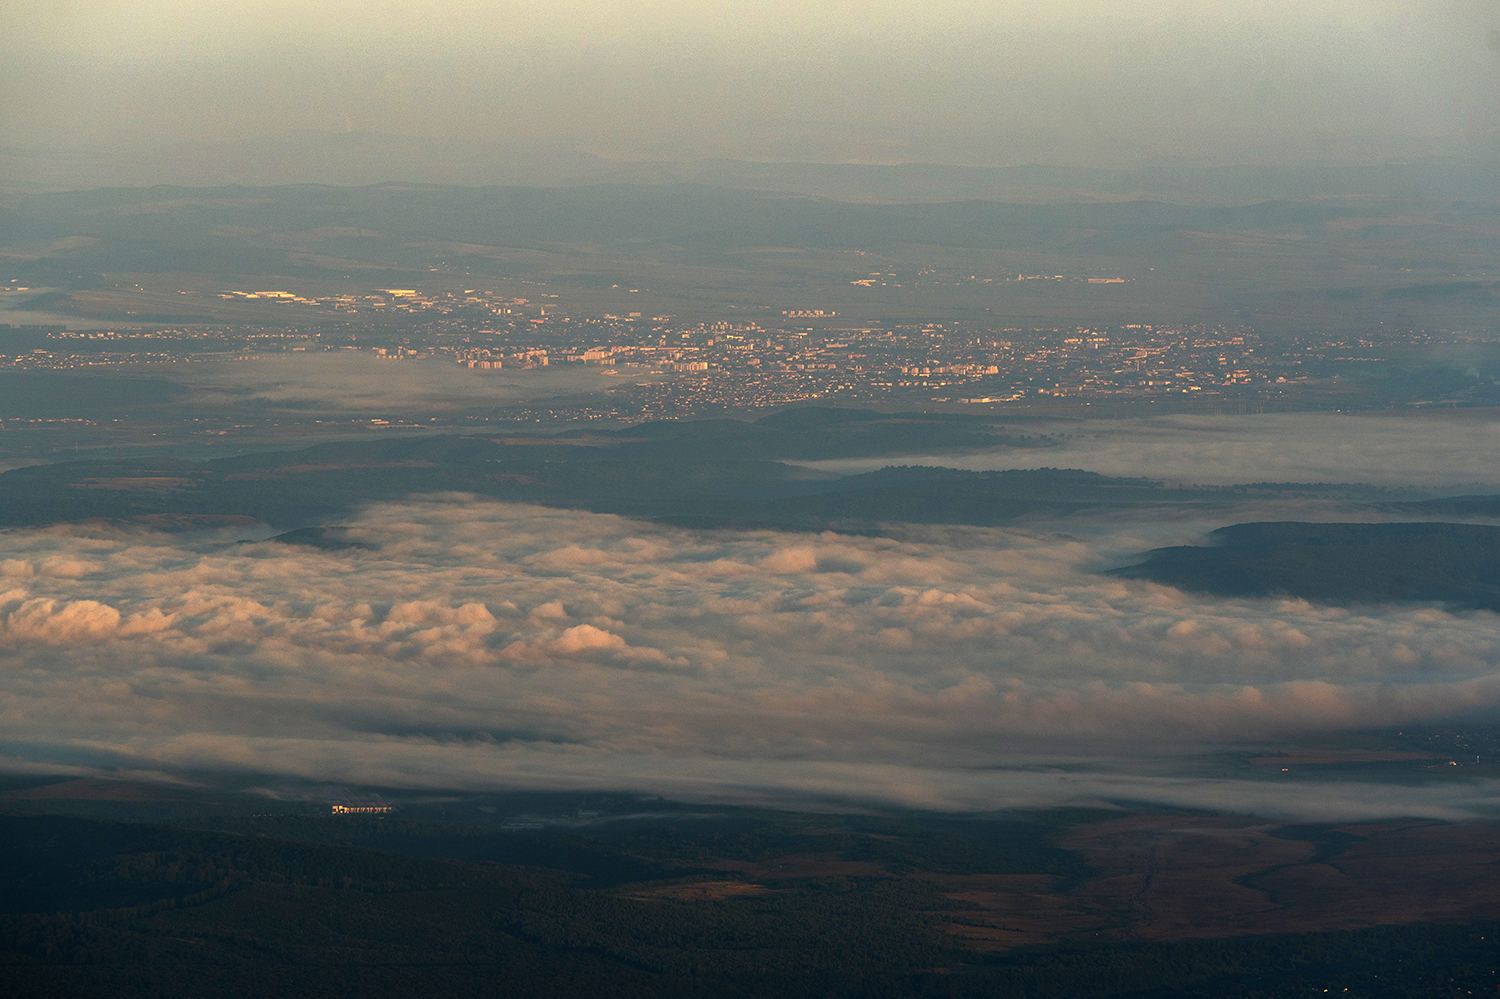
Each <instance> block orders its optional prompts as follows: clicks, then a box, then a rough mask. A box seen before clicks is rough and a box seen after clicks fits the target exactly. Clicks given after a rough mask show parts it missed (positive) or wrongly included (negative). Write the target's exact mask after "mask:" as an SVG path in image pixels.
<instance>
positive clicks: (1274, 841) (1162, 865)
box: [926, 815, 1500, 950]
mask: <svg viewBox="0 0 1500 999" xmlns="http://www.w3.org/2000/svg"><path fill="white" fill-rule="evenodd" d="M1320 828H1321V830H1322V832H1321V837H1322V839H1323V847H1324V849H1323V852H1322V853H1321V854H1320V852H1319V849H1318V844H1315V843H1313V842H1311V841H1309V840H1304V839H1300V838H1296V837H1295V836H1293V835H1292V834H1291V833H1288V832H1282V833H1281V834H1278V833H1277V827H1276V826H1273V825H1269V824H1267V823H1265V821H1264V820H1261V819H1254V818H1235V817H1209V818H1205V817H1182V816H1157V815H1137V816H1130V817H1128V818H1121V819H1115V820H1111V821H1109V822H1103V823H1098V824H1091V825H1085V826H1080V827H1078V828H1076V829H1074V830H1073V831H1072V832H1071V833H1070V834H1068V835H1067V836H1066V837H1065V838H1064V839H1063V840H1062V841H1061V845H1063V846H1065V847H1068V848H1070V849H1074V850H1078V851H1080V852H1081V853H1082V854H1083V855H1084V857H1085V858H1086V859H1087V861H1088V863H1089V865H1090V866H1091V867H1092V868H1094V871H1095V873H1094V875H1093V876H1091V877H1089V878H1088V879H1086V880H1084V881H1083V882H1082V883H1081V884H1077V885H1073V886H1062V885H1058V884H1056V883H1054V881H1053V879H1052V878H1050V877H1047V876H1040V877H1013V876H1012V877H1008V876H995V875H977V876H942V875H927V876H926V877H927V878H928V880H930V881H932V882H934V883H935V884H937V885H938V886H939V888H940V889H941V890H942V891H943V893H944V894H945V895H947V896H948V897H949V898H951V899H953V900H954V901H956V902H960V903H963V904H964V905H965V906H966V908H965V909H962V910H960V911H958V912H944V913H940V914H938V915H939V916H940V917H941V918H942V919H943V920H944V928H945V929H947V930H948V931H949V932H950V933H953V934H954V935H955V936H957V937H960V938H961V939H963V940H964V941H965V942H966V943H968V944H969V945H970V946H974V947H978V948H980V949H991V950H999V949H1005V948H1008V947H1015V946H1021V945H1025V944H1034V943H1042V942H1046V941H1050V940H1058V939H1063V938H1067V937H1079V936H1105V937H1110V938H1114V939H1133V940H1183V939H1188V938H1194V937H1224V936H1236V935H1240V934H1247V933H1283V932H1312V931H1319V930H1333V929H1357V928H1361V927H1369V926H1377V925H1381V924H1396V923H1412V922H1421V921H1434V920H1477V919H1496V918H1500V822H1491V821H1484V822H1479V821H1475V822H1463V823H1453V824H1448V823H1439V822H1432V821H1409V822H1394V823H1385V824H1380V825H1348V826H1338V827H1320Z"/></svg>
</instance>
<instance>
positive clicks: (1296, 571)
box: [1113, 522, 1500, 610]
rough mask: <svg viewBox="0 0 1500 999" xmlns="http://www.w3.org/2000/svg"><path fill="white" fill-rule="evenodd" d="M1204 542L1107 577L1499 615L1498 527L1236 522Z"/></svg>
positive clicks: (1163, 552) (1163, 551) (1230, 592)
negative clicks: (1434, 604) (1430, 604)
mask: <svg viewBox="0 0 1500 999" xmlns="http://www.w3.org/2000/svg"><path fill="white" fill-rule="evenodd" d="M1209 537H1210V539H1211V540H1212V542H1213V543H1212V544H1210V545H1208V546H1202V547H1197V546H1180V547H1174V548H1160V549H1157V550H1156V551H1153V552H1150V553H1148V556H1147V558H1146V560H1145V561H1144V562H1141V563H1140V564H1138V565H1131V566H1125V567H1123V568H1119V569H1115V570H1113V574H1114V575H1116V576H1122V577H1125V578H1127V579H1150V580H1154V581H1155V582H1158V583H1166V584H1167V585H1169V586H1176V587H1179V588H1181V589H1185V590H1198V591H1203V592H1207V593H1216V594H1220V595H1224V596H1275V595H1283V594H1284V595H1286V596H1292V597H1301V598H1303V599H1305V600H1316V601H1323V602H1326V603H1335V604H1350V603H1381V602H1387V601H1399V600H1420V601H1440V602H1442V603H1445V604H1448V605H1450V606H1453V607H1455V608H1484V609H1488V610H1500V527H1490V526H1488V525H1483V524H1448V523H1432V522H1423V523H1404V524H1309V523H1296V522H1286V523H1258V524H1235V525H1234V526H1232V527H1223V528H1220V529H1219V530H1217V531H1214V532H1213V533H1212V534H1210V535H1209Z"/></svg>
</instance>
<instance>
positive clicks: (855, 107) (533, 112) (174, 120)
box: [0, 0, 1500, 166]
mask: <svg viewBox="0 0 1500 999" xmlns="http://www.w3.org/2000/svg"><path fill="white" fill-rule="evenodd" d="M1497 32H1500V4H1497V3H1496V2H1494V0H1424V2H1405V0H1401V2H1397V0H1390V2H1385V0H1324V2H1317V3H1306V2H1290V0H1269V2H1264V3H1260V4H1254V5H1244V4H1229V3H1226V2H1204V0H1174V2H1161V0H1096V2H1092V3H1072V2H1066V0H1050V2H1047V3H1036V2H1025V3H1022V2H1013V0H984V2H971V0H907V2H894V0H821V2H819V0H796V2H793V0H587V2H583V0H557V2H552V3H547V4H538V3H521V2H491V3H474V2H469V3H465V2H461V0H460V2H448V0H444V2H438V0H408V2H401V3H396V2H389V0H361V2H357V3H356V2H353V0H335V2H299V3H292V2H282V0H242V2H239V3H212V4H210V3H202V2H190V0H39V2H25V0H22V2H18V3H12V4H7V5H3V12H0V51H3V54H4V56H5V58H4V60H3V63H4V66H3V69H0V85H3V86H4V88H5V92H6V93H7V95H8V96H7V100H6V101H5V102H4V109H3V111H0V116H3V119H0V141H3V142H4V143H5V144H7V145H10V146H12V147H14V146H25V147H39V146H50V145H57V144H63V145H85V146H96V145H101V144H116V145H118V144H124V145H127V146H130V147H131V148H134V149H145V150H148V151H149V149H150V148H151V147H152V144H154V143H159V142H162V141H178V140H211V141H225V140H228V141H233V140H264V139H267V138H274V137H277V136H283V135H286V134H287V133H297V132H306V131H327V132H335V133H339V132H348V131H378V132H385V133H392V134H395V135H402V136H428V137H443V138H445V139H451V140H462V141H465V142H481V143H495V144H497V145H498V147H499V148H498V150H497V152H496V153H495V155H496V156H498V157H501V158H505V157H510V158H512V159H524V158H526V157H528V156H533V157H534V156H540V155H545V154H546V151H548V150H556V149H567V148H581V149H584V150H588V151H591V152H595V153H599V154H604V155H607V156H611V157H623V158H664V159H674V158H694V157H713V156H727V157H742V158H751V159H765V160H822V161H876V162H896V161H906V162H911V161H937V162H948V163H964V164H976V165H980V164H992V165H1004V164H1014V163H1025V162H1048V163H1067V164H1080V165H1104V166H1107V165H1115V164H1130V163H1134V162H1138V161H1140V160H1143V159H1150V158H1154V157H1161V156H1186V157H1190V158H1192V159H1195V160H1200V161H1205V162H1276V161H1287V160H1305V159H1315V160H1351V159H1352V160H1379V159H1384V158H1389V157H1393V156H1401V157H1405V156H1413V155H1422V154H1426V153H1445V154H1446V153H1455V152H1459V153H1461V152H1464V151H1472V150H1474V149H1476V148H1478V149H1493V148H1494V147H1495V143H1496V139H1497V136H1500V34H1497Z"/></svg>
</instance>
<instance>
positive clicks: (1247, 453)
mask: <svg viewBox="0 0 1500 999" xmlns="http://www.w3.org/2000/svg"><path fill="white" fill-rule="evenodd" d="M1019 429H1021V430H1022V431H1023V432H1025V433H1051V434H1055V435H1058V439H1059V442H1060V444H1061V446H1060V447H1058V448H1049V449H1046V450H1040V451H1039V450H1036V449H1028V448H995V449H994V450H992V451H985V452H980V453H977V454H967V455H954V454H946V455H907V456H902V457H899V458H891V457H884V458H875V459H840V460H836V461H823V462H806V463H805V464H807V465H809V466H811V467H814V468H821V469H824V470H827V471H833V472H839V473H841V474H849V473H853V472H862V471H870V470H874V469H877V468H883V467H885V466H886V465H891V464H910V465H940V466H945V467H948V468H967V469H976V470H979V469H1005V468H1041V467H1054V468H1081V469H1085V470H1087V471H1091V472H1099V473H1101V474H1104V475H1122V476H1150V477H1152V478H1158V479H1164V480H1167V481H1169V482H1174V483H1177V482H1182V483H1199V484H1203V485H1228V484H1234V483H1243V482H1347V483H1361V482H1363V483H1370V484H1374V485H1381V486H1416V487H1420V488H1422V489H1442V488H1445V487H1467V486H1473V487H1481V486H1488V487H1492V488H1495V487H1500V420H1497V419H1496V418H1495V417H1494V416H1492V415H1489V414H1488V413H1483V412H1480V413H1475V412H1464V411H1455V412H1452V413H1443V414H1439V413H1432V414H1423V415H1412V414H1405V413H1404V414H1399V415H1396V414H1389V415H1388V414H1369V413H1366V414H1350V415H1341V414H1330V413H1274V414H1271V413H1268V414H1265V415H1260V416H1187V415H1182V416H1163V417H1156V418H1150V419H1126V420H1090V421H1087V422H1084V421H1071V422H1058V423H1042V424H1025V425H1024V426H1022V427H1020V428H1019Z"/></svg>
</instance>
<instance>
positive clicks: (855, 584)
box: [0, 496, 1500, 817]
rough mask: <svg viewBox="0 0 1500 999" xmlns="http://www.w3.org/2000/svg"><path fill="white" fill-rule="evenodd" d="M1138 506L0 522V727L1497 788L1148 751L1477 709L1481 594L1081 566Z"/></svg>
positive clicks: (1487, 666) (307, 752)
mask: <svg viewBox="0 0 1500 999" xmlns="http://www.w3.org/2000/svg"><path fill="white" fill-rule="evenodd" d="M1143 529H1146V530H1148V531H1149V528H1147V526H1146V525H1140V524H1137V525H1130V524H1108V523H1101V524H1100V525H1096V530H1095V532H1094V533H1093V534H1092V535H1091V536H1090V537H1089V538H1088V539H1087V540H1080V539H1078V538H1076V537H1065V536H1060V535H1055V534H1048V533H1038V532H1027V531H1015V530H991V529H967V528H960V529H942V528H939V529H934V528H921V529H912V530H910V531H908V532H906V533H904V534H901V535H899V536H895V537H882V538H855V537H846V536H839V535H833V534H823V535H793V534H777V533H772V532H750V533H746V532H733V533H732V532H709V531H702V532H695V531H684V530H678V529H672V528H664V527H660V526H655V525H648V524H643V523H640V522H635V521H631V520H627V519H624V518H620V517H613V516H605V515H596V514H586V513H576V512H567V511H557V510H549V509H543V508H538V507H529V506H518V505H509V504H497V503H489V502H478V501H474V500H473V499H472V498H471V497H458V496H437V497H428V498H422V499H417V500H412V501H410V502H406V503H399V504H383V505H379V506H374V507H371V508H369V509H368V510H366V511H365V513H364V514H363V515H362V516H361V517H360V518H358V519H357V520H356V521H354V522H353V523H352V525H351V528H350V534H351V537H352V538H353V539H355V540H362V541H365V542H368V543H369V544H370V545H372V546H374V547H373V548H372V549H370V550H358V551H356V550H347V551H338V552H327V551H321V550H316V549H307V548H301V547H296V546H291V545H285V544H280V543H273V542H266V543H258V544H249V545H236V544H233V543H228V542H226V541H225V539H223V538H222V537H213V536H198V537H193V538H187V537H184V536H165V535H155V534H100V533H87V532H83V531H80V530H75V531H73V532H61V531H58V530H56V529H53V530H49V531H25V532H10V533H7V534H5V535H4V557H3V558H0V731H3V732H4V733H5V735H4V738H3V742H0V753H3V754H6V755H7V756H8V757H9V758H10V764H9V765H10V766H11V767H12V768H14V767H18V766H23V765H24V766H26V767H32V768H34V767H36V766H39V765H42V766H60V767H98V766H105V767H109V766H117V767H125V768H129V769H137V770H141V769H153V768H157V769H162V770H165V771H168V772H190V771H204V770H209V771H211V770H224V769H231V770H244V771H254V772H269V773H280V774H287V775H297V776H303V777H308V778H314V779H327V780H339V781H350V782H362V783H384V784H395V785H412V786H454V787H495V786H614V787H629V788H637V789H642V790H652V791H657V792H659V793H664V794H672V795H676V796H679V797H702V798H775V797H777V796H781V797H786V796H796V795H810V796H833V797H842V798H852V799H858V800H866V801H882V802H897V803H904V804H909V805H916V806H921V807H953V808H990V807H1002V806H1005V805H1015V804H1044V803H1051V802H1057V801H1084V800H1103V799H1115V798H1146V799H1151V800H1158V801H1171V802H1174V803H1182V804H1203V805H1211V806H1215V807H1229V808H1241V809H1244V810H1259V811H1272V812H1281V813H1286V814H1303V815H1322V814H1329V815H1332V814H1333V813H1335V812H1336V813H1337V814H1338V815H1339V816H1343V815H1348V816H1353V817H1361V816H1371V815H1376V814H1393V813H1421V814H1434V815H1455V814H1463V813H1467V812H1468V811H1472V810H1474V809H1486V808H1488V807H1490V805H1491V804H1492V803H1493V802H1494V799H1495V792H1494V789H1491V788H1487V787H1485V786H1480V785H1464V786H1456V787H1450V788H1449V789H1447V790H1422V789H1415V790H1414V789H1396V788H1373V789H1372V788H1370V787H1362V788H1354V789H1351V788H1347V787H1346V788H1342V789H1338V788H1327V787H1323V788H1319V787H1318V786H1316V785H1312V784H1298V785H1295V786H1288V785H1283V784H1277V785H1270V784H1260V783H1257V782H1254V781H1216V780H1202V779H1194V780H1186V779H1184V778H1182V777H1180V776H1173V774H1174V773H1175V774H1179V775H1180V774H1181V773H1184V772H1187V771H1186V769H1185V764H1184V762H1183V761H1184V760H1187V759H1193V758H1201V754H1202V753H1203V752H1204V751H1210V752H1212V751H1216V750H1218V749H1222V748H1224V747H1226V746H1233V745H1241V744H1245V743H1265V742H1268V741H1269V742H1276V741H1277V740H1294V739H1296V738H1299V737H1304V736H1306V735H1308V734H1310V733H1317V732H1327V731H1333V730H1339V729H1346V728H1357V727H1366V726H1379V725H1396V724H1412V723H1419V722H1423V721H1435V720H1440V719H1445V718H1449V717H1454V716H1458V715H1464V714H1472V713H1474V712H1478V711H1488V710H1492V709H1493V708H1494V707H1495V706H1497V705H1500V666H1497V662H1500V616H1496V615H1494V614H1490V613H1487V612H1474V613H1465V614H1458V615H1454V614H1448V613H1445V612H1443V611H1441V610H1437V609H1435V608H1430V607H1401V608H1384V609H1379V610H1367V611H1362V610H1357V609H1356V610H1348V609H1337V608H1328V607H1319V606H1313V605H1309V604H1307V603H1304V602H1301V601H1278V600H1248V599H1247V600H1216V599H1211V598H1200V597H1196V596H1191V595H1184V594H1182V593H1179V592H1178V591H1176V590H1172V589H1169V588H1166V587H1161V586H1157V585H1154V584H1150V583H1137V582H1125V581H1119V580H1113V579H1108V578H1103V577H1099V576H1095V575H1092V574H1090V573H1089V572H1088V571H1087V570H1088V569H1091V568H1093V567H1095V566H1096V565H1097V564H1099V562H1100V561H1101V559H1102V558H1104V557H1105V553H1108V552H1112V551H1115V550H1118V549H1119V548H1120V547H1122V546H1123V545H1126V544H1128V543H1129V538H1131V537H1133V536H1134V534H1135V533H1139V532H1140V531H1141V530H1143Z"/></svg>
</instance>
